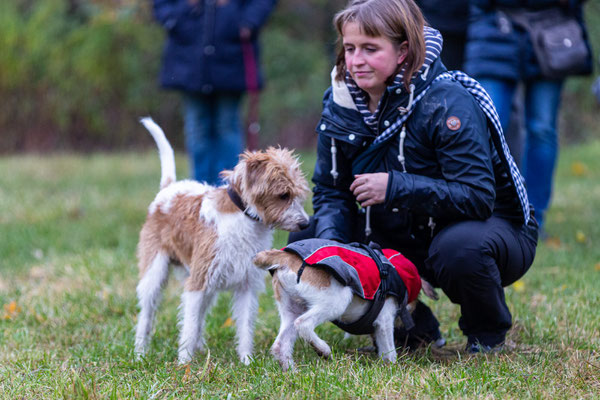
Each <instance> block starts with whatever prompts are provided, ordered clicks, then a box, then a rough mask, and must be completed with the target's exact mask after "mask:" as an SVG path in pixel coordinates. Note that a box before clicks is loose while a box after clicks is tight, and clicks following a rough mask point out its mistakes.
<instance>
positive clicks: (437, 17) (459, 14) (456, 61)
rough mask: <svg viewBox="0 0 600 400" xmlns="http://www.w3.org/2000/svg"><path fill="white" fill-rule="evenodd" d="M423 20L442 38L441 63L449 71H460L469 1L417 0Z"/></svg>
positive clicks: (467, 23) (467, 22)
mask: <svg viewBox="0 0 600 400" xmlns="http://www.w3.org/2000/svg"><path fill="white" fill-rule="evenodd" d="M416 3H417V5H418V6H419V7H421V11H423V15H424V16H425V20H426V21H427V22H428V23H429V25H431V26H432V27H433V28H435V29H437V30H438V31H440V33H441V34H442V37H443V38H444V48H443V50H442V61H443V63H444V65H445V66H446V68H448V70H449V71H452V70H457V69H458V70H462V69H463V60H464V52H465V44H466V42H467V27H468V26H469V0H417V1H416Z"/></svg>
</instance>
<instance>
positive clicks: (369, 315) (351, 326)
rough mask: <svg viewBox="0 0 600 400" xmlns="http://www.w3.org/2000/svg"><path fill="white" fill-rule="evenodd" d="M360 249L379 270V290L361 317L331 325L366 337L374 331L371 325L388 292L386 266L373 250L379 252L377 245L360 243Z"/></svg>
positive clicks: (335, 322)
mask: <svg viewBox="0 0 600 400" xmlns="http://www.w3.org/2000/svg"><path fill="white" fill-rule="evenodd" d="M360 247H361V248H362V249H364V250H365V251H366V252H367V253H368V254H369V256H370V257H371V258H372V259H373V260H374V261H375V264H376V265H377V269H378V270H379V275H380V277H381V283H380V286H379V290H378V291H377V294H376V295H375V298H374V299H373V302H372V303H371V306H370V307H369V309H368V310H367V312H366V313H365V314H364V315H363V316H362V317H360V318H359V319H357V320H356V321H354V322H351V323H348V324H346V323H343V322H341V321H333V323H334V324H335V325H337V326H338V327H339V328H340V329H342V330H344V331H346V332H348V333H351V334H353V335H367V334H371V333H373V332H374V331H375V327H374V326H373V323H374V322H375V320H376V319H377V317H378V316H379V313H380V312H381V309H382V308H383V304H384V303H385V299H386V297H387V292H388V291H389V282H388V276H389V271H388V265H387V264H386V263H383V262H381V258H380V257H379V254H377V253H376V252H375V250H373V247H375V248H377V249H379V251H380V252H381V250H380V247H379V245H377V244H375V243H373V242H371V243H369V246H367V245H365V244H362V243H361V244H360Z"/></svg>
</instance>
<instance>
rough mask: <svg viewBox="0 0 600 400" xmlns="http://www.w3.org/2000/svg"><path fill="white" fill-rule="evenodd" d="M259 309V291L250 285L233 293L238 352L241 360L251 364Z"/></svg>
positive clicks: (233, 312)
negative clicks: (255, 323) (255, 322)
mask: <svg viewBox="0 0 600 400" xmlns="http://www.w3.org/2000/svg"><path fill="white" fill-rule="evenodd" d="M257 311H258V293H257V292H256V291H255V290H254V289H252V288H249V287H245V288H239V289H237V290H236V291H235V292H234V294H233V305H232V314H233V320H234V321H235V326H236V328H237V330H236V334H237V341H238V345H237V352H238V356H239V357H240V361H241V362H243V363H244V364H246V365H248V364H250V358H251V356H252V347H253V341H254V321H255V319H256V313H257Z"/></svg>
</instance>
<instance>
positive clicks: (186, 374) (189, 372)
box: [183, 364, 192, 382]
mask: <svg viewBox="0 0 600 400" xmlns="http://www.w3.org/2000/svg"><path fill="white" fill-rule="evenodd" d="M191 375H192V369H191V368H190V365H189V364H188V365H186V366H185V372H184V374H183V381H184V382H188V381H189V380H190V376H191Z"/></svg>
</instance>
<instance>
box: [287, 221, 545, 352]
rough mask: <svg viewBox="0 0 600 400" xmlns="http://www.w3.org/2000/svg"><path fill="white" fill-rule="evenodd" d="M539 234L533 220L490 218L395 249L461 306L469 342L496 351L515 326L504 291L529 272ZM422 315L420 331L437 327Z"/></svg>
mask: <svg viewBox="0 0 600 400" xmlns="http://www.w3.org/2000/svg"><path fill="white" fill-rule="evenodd" d="M311 222H312V220H311ZM537 234H538V232H537V223H536V222H535V220H534V219H533V218H532V220H531V221H530V223H529V225H527V226H523V225H519V224H514V223H511V222H510V221H507V220H505V219H502V218H498V217H491V218H489V219H487V220H485V221H460V222H456V223H452V224H449V225H447V226H446V227H444V228H443V229H442V230H441V231H440V232H439V233H437V234H436V235H435V236H434V237H433V239H432V241H431V243H430V244H429V246H428V247H427V248H420V249H419V248H414V247H413V248H405V249H403V248H402V246H395V247H394V246H391V247H392V248H394V249H395V250H398V251H400V252H402V253H403V254H404V255H405V256H406V257H407V258H408V259H410V260H411V261H412V262H413V263H414V264H415V265H416V266H417V268H418V270H419V273H420V274H421V276H422V277H423V278H425V279H426V280H428V281H429V282H430V283H431V284H432V285H434V286H436V287H439V288H441V289H442V290H443V292H444V293H445V294H446V295H447V296H448V298H449V299H450V301H452V302H453V303H455V304H458V305H460V310H461V317H460V320H459V327H460V329H461V330H462V331H463V333H464V334H465V336H467V338H468V342H469V343H474V342H480V343H482V344H486V345H489V346H494V345H496V344H499V343H502V342H503V341H504V338H505V336H506V332H507V331H508V330H509V329H510V327H511V326H512V316H511V314H510V311H509V309H508V306H507V305H506V300H505V297H504V287H505V286H508V285H510V284H512V283H513V282H515V281H516V280H518V279H519V278H521V277H522V276H523V275H525V273H526V272H527V271H528V270H529V267H530V266H531V264H532V263H533V259H534V257H535V249H536V246H537ZM311 237H314V224H312V223H311V226H310V227H309V228H307V229H306V230H304V231H302V232H297V233H292V234H290V238H289V241H290V242H294V241H297V240H301V239H306V238H311ZM360 240H361V239H360V238H358V239H357V241H360ZM388 245H389V243H386V244H385V247H388ZM417 311H418V312H419V313H421V312H422V313H423V315H424V316H425V315H426V317H424V318H419V316H417V318H415V321H416V322H417V326H416V327H415V330H416V331H419V329H420V327H419V325H420V324H423V329H425V330H426V329H430V328H431V327H432V326H437V325H438V324H437V321H435V317H434V316H433V313H431V310H429V309H428V308H427V307H426V306H424V305H422V306H421V307H419V310H417ZM432 319H433V320H432ZM418 321H421V323H419V322H418Z"/></svg>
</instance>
